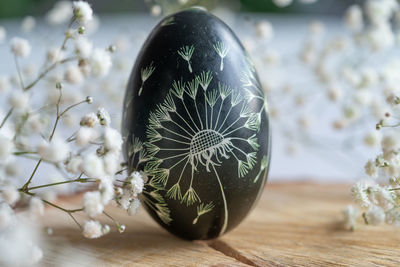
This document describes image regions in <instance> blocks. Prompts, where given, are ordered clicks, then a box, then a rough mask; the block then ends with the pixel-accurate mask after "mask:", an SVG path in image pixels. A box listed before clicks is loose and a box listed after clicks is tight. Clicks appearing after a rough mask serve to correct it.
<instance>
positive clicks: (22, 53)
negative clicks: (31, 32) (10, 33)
mask: <svg viewBox="0 0 400 267" xmlns="http://www.w3.org/2000/svg"><path fill="white" fill-rule="evenodd" d="M10 44H11V52H13V54H14V55H16V56H18V57H27V56H29V54H30V53H31V46H30V44H29V42H28V40H26V39H23V38H20V37H14V38H12V39H11V42H10Z"/></svg>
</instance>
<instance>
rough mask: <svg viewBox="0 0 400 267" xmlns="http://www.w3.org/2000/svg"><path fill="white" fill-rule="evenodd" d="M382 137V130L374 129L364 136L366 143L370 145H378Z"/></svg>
mask: <svg viewBox="0 0 400 267" xmlns="http://www.w3.org/2000/svg"><path fill="white" fill-rule="evenodd" d="M381 138H382V134H381V132H379V131H377V130H373V131H371V132H369V133H367V134H366V135H365V136H364V143H365V144H366V145H368V146H370V147H377V146H378V145H379V144H380V142H381Z"/></svg>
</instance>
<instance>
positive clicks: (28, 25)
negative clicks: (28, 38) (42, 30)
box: [21, 16, 36, 32]
mask: <svg viewBox="0 0 400 267" xmlns="http://www.w3.org/2000/svg"><path fill="white" fill-rule="evenodd" d="M35 26H36V20H35V18H34V17H32V16H26V17H25V18H24V19H23V20H22V23H21V30H22V31H23V32H31V31H32V30H33V29H34V28H35Z"/></svg>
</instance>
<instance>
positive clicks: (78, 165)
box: [65, 156, 82, 173]
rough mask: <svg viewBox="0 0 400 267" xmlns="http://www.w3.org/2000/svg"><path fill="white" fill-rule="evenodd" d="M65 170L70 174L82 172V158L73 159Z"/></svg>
mask: <svg viewBox="0 0 400 267" xmlns="http://www.w3.org/2000/svg"><path fill="white" fill-rule="evenodd" d="M65 170H66V171H67V172H70V173H80V172H82V157H80V156H75V157H71V158H70V159H69V160H68V162H67V164H66V166H65Z"/></svg>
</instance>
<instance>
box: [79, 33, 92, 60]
mask: <svg viewBox="0 0 400 267" xmlns="http://www.w3.org/2000/svg"><path fill="white" fill-rule="evenodd" d="M92 50H93V43H92V42H91V41H90V40H89V39H87V38H85V37H83V36H79V37H77V38H76V39H75V53H76V54H77V55H78V56H79V57H81V58H88V57H89V56H90V55H91V53H92Z"/></svg>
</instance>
